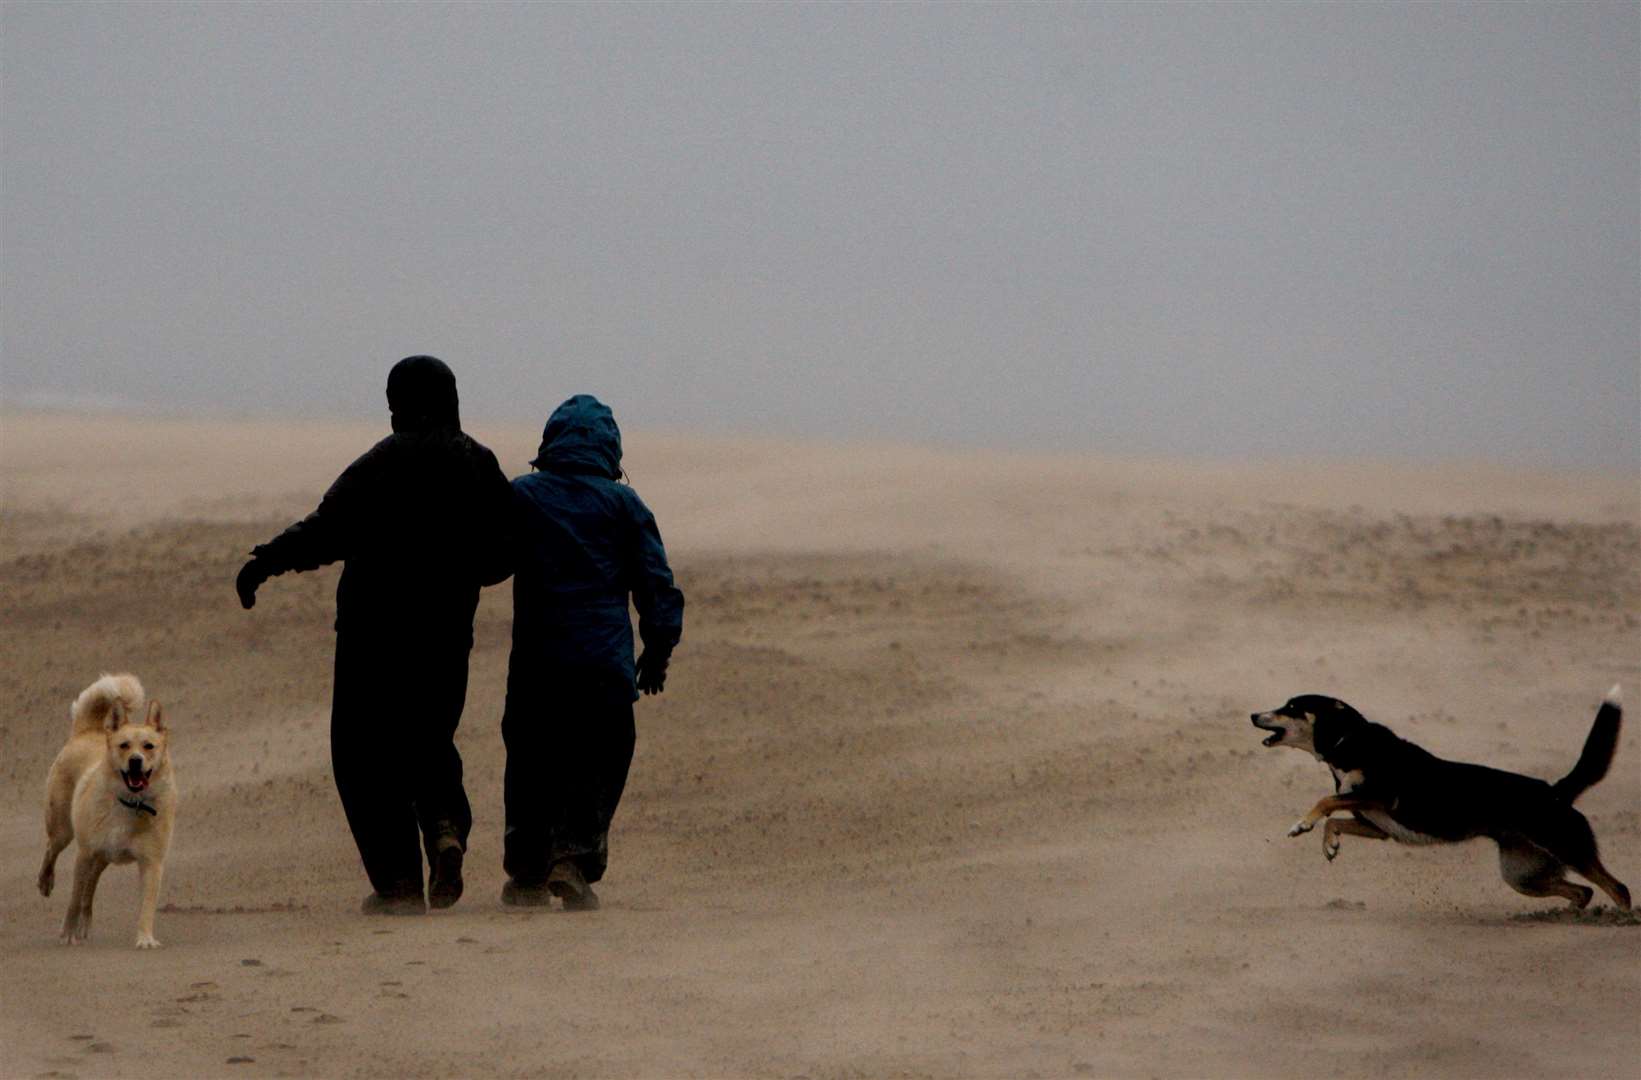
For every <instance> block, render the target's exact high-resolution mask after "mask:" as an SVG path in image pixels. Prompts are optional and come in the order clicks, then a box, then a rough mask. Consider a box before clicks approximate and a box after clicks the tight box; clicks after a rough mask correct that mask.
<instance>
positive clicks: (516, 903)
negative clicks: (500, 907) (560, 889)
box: [501, 878, 553, 907]
mask: <svg viewBox="0 0 1641 1080" xmlns="http://www.w3.org/2000/svg"><path fill="white" fill-rule="evenodd" d="M501 902H502V903H504V904H506V905H507V906H508V907H546V906H547V905H548V904H551V903H552V902H553V894H552V893H550V892H548V891H547V886H546V885H531V884H527V883H525V882H522V881H514V880H513V879H512V878H508V879H507V880H506V881H505V882H503V883H502V886H501Z"/></svg>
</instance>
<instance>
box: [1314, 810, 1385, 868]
mask: <svg viewBox="0 0 1641 1080" xmlns="http://www.w3.org/2000/svg"><path fill="white" fill-rule="evenodd" d="M1340 836H1365V837H1367V838H1368V839H1369V840H1389V839H1390V834H1389V833H1387V832H1385V831H1384V830H1383V829H1381V828H1379V826H1377V825H1375V824H1373V822H1371V821H1359V820H1352V819H1350V818H1332V817H1330V818H1328V823H1327V824H1326V825H1324V826H1322V854H1323V855H1325V856H1326V857H1327V860H1328V862H1332V861H1333V860H1334V857H1335V856H1336V855H1338V854H1339V837H1340Z"/></svg>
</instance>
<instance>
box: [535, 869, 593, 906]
mask: <svg viewBox="0 0 1641 1080" xmlns="http://www.w3.org/2000/svg"><path fill="white" fill-rule="evenodd" d="M547 889H548V891H549V892H551V893H552V894H553V895H554V896H556V897H558V898H559V899H560V900H562V901H564V910H565V911H597V910H598V894H597V893H595V892H593V887H592V886H591V885H589V884H587V879H586V878H585V877H583V876H582V873H581V868H580V867H579V866H577V865H576V864H575V863H574V862H572V861H570V860H569V859H565V860H563V861H562V862H558V863H555V864H554V865H553V869H552V870H551V871H550V872H549V873H548V874H547Z"/></svg>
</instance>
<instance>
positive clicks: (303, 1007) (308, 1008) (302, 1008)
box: [291, 1005, 319, 1013]
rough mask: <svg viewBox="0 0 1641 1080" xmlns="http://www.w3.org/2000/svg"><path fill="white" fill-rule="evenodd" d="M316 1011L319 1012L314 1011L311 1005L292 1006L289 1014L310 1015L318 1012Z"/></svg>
mask: <svg viewBox="0 0 1641 1080" xmlns="http://www.w3.org/2000/svg"><path fill="white" fill-rule="evenodd" d="M318 1011H319V1010H318V1009H316V1008H314V1007H313V1006H312V1005H292V1006H291V1012H311V1013H316V1012H318Z"/></svg>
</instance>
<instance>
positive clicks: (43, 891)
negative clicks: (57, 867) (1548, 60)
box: [36, 870, 57, 896]
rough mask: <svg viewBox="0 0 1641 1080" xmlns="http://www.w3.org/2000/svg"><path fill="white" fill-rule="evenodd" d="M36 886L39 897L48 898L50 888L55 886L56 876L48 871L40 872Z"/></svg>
mask: <svg viewBox="0 0 1641 1080" xmlns="http://www.w3.org/2000/svg"><path fill="white" fill-rule="evenodd" d="M36 884H38V885H39V886H40V895H41V896H50V895H51V890H52V888H53V887H54V886H55V885H56V884H57V875H56V874H55V873H52V872H51V871H49V870H42V871H40V880H39V881H38V882H36Z"/></svg>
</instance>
